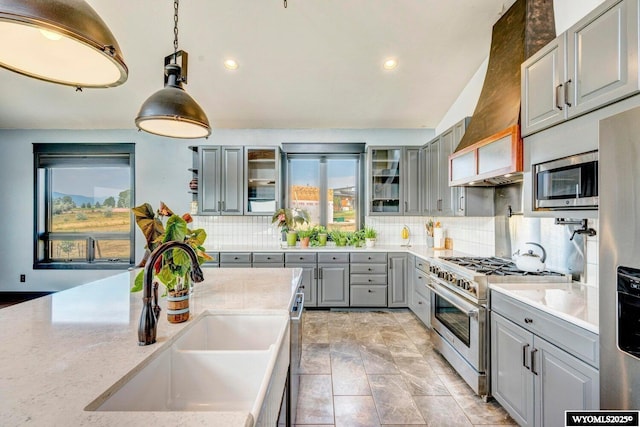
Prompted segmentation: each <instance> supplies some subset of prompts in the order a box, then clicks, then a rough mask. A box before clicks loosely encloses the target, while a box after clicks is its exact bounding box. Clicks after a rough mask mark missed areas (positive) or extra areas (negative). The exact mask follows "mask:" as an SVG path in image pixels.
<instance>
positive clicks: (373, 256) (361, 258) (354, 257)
mask: <svg viewBox="0 0 640 427" xmlns="http://www.w3.org/2000/svg"><path fill="white" fill-rule="evenodd" d="M351 262H352V263H356V262H359V263H363V264H364V263H379V264H386V263H387V253H386V252H372V253H367V254H362V253H352V254H351Z"/></svg>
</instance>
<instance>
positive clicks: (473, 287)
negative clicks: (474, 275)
mask: <svg viewBox="0 0 640 427" xmlns="http://www.w3.org/2000/svg"><path fill="white" fill-rule="evenodd" d="M469 292H471V293H472V294H474V295H477V294H478V288H477V286H476V284H475V283H472V282H469Z"/></svg>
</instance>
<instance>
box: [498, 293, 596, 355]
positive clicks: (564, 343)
mask: <svg viewBox="0 0 640 427" xmlns="http://www.w3.org/2000/svg"><path fill="white" fill-rule="evenodd" d="M491 310H493V311H495V312H496V313H498V314H501V315H502V316H504V317H506V318H507V319H509V320H511V321H512V322H514V323H515V324H517V325H518V326H520V327H522V328H524V329H526V330H528V331H530V332H533V333H534V334H536V335H538V336H540V337H542V338H544V339H546V340H547V341H550V342H551V343H553V344H554V345H556V346H558V347H560V348H561V349H563V350H565V351H567V352H568V353H570V354H573V355H574V356H576V357H577V358H579V359H582V360H584V361H585V362H587V363H589V364H590V365H592V366H594V367H596V368H597V367H598V366H599V363H600V360H599V359H600V358H599V342H598V335H596V334H594V333H593V332H590V331H587V330H586V329H583V328H581V327H579V326H576V325H574V324H573V323H571V322H568V321H566V320H564V319H560V318H559V317H556V316H553V315H551V314H549V313H545V312H544V311H542V310H539V309H537V308H535V307H532V306H530V305H528V304H525V303H523V302H520V301H518V300H516V299H513V298H511V297H509V296H507V295H504V294H502V293H500V292H497V291H491Z"/></svg>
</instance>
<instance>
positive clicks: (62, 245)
mask: <svg viewBox="0 0 640 427" xmlns="http://www.w3.org/2000/svg"><path fill="white" fill-rule="evenodd" d="M33 153H34V170H35V192H34V194H35V202H36V203H35V218H36V227H35V231H34V233H35V238H34V240H35V248H34V258H35V259H34V268H78V269H81V268H85V269H91V268H93V269H109V268H113V269H123V268H128V267H129V266H131V265H133V264H134V256H135V255H134V236H135V234H134V221H133V216H132V214H131V210H130V208H131V204H132V202H133V200H135V198H134V177H135V173H134V163H135V162H134V144H33Z"/></svg>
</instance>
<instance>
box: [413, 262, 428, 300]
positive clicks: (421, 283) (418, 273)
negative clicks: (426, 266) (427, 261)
mask: <svg viewBox="0 0 640 427" xmlns="http://www.w3.org/2000/svg"><path fill="white" fill-rule="evenodd" d="M427 283H429V276H428V275H427V274H425V272H424V271H422V270H420V269H419V268H416V269H415V287H416V292H417V293H419V294H420V295H422V296H423V297H425V298H429V288H428V287H427Z"/></svg>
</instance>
